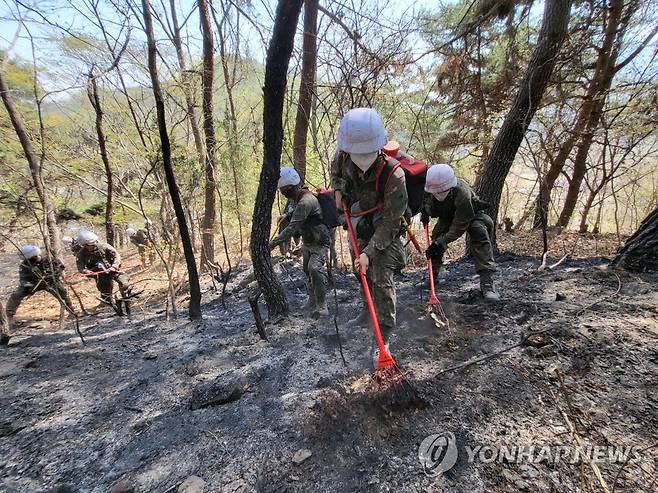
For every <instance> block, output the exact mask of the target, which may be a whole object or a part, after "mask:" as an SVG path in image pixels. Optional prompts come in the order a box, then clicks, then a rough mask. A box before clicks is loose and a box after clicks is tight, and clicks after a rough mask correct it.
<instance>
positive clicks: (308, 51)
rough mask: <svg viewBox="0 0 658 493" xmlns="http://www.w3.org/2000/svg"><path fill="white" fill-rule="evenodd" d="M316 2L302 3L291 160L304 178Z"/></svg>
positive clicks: (312, 85) (311, 88)
mask: <svg viewBox="0 0 658 493" xmlns="http://www.w3.org/2000/svg"><path fill="white" fill-rule="evenodd" d="M318 3H319V2H318V0H305V2H304V38H303V42H302V78H301V82H300V85H299V101H298V102H297V117H296V120H295V136H294V140H293V155H292V160H293V164H294V166H295V169H296V170H297V171H298V172H299V176H300V177H301V179H302V182H303V181H304V178H305V177H306V139H307V137H308V125H309V120H310V116H311V106H312V102H313V95H314V92H315V69H316V63H317V31H318Z"/></svg>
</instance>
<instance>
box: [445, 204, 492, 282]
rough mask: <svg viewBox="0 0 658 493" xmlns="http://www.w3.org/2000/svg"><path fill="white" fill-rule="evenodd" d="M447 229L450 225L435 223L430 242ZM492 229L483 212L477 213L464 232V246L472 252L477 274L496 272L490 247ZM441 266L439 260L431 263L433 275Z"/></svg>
mask: <svg viewBox="0 0 658 493" xmlns="http://www.w3.org/2000/svg"><path fill="white" fill-rule="evenodd" d="M449 228H450V225H444V224H441V222H438V223H436V226H434V229H433V230H432V240H435V239H436V238H438V237H439V236H442V235H444V234H445V233H446V232H447V231H448V229H449ZM493 229H494V223H493V220H492V219H491V218H490V217H489V216H488V215H486V214H485V213H484V212H478V213H476V214H475V218H474V219H473V220H472V221H471V224H469V226H468V229H467V230H466V233H467V235H468V236H467V239H466V244H467V246H468V248H469V250H470V251H471V252H472V255H473V261H474V262H475V270H476V272H477V273H478V274H479V273H480V272H482V271H491V272H495V271H496V261H495V260H494V256H493V247H492V245H491V236H492V235H493ZM441 264H442V261H440V260H438V261H434V262H433V264H432V269H433V270H434V273H435V275H436V274H438V271H439V269H440V268H441Z"/></svg>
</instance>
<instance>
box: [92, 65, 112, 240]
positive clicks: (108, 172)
mask: <svg viewBox="0 0 658 493" xmlns="http://www.w3.org/2000/svg"><path fill="white" fill-rule="evenodd" d="M87 96H88V97H89V102H90V103H91V106H92V107H93V108H94V113H96V135H97V137H98V150H99V151H100V155H101V160H102V161H103V166H104V167H105V179H106V180H107V194H106V196H105V241H107V242H108V243H109V244H110V245H112V246H114V221H113V214H114V211H113V205H112V197H113V195H114V185H113V182H112V168H111V167H110V159H109V158H108V155H107V146H106V145H105V132H104V131H103V108H102V107H101V100H100V97H99V96H98V84H97V83H96V78H95V77H94V76H93V74H92V73H91V72H90V73H89V80H88V81H87Z"/></svg>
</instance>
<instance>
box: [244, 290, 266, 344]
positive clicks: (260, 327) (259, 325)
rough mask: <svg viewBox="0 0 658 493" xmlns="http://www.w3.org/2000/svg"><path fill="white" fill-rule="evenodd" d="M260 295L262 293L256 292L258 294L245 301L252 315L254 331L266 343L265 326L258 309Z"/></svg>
mask: <svg viewBox="0 0 658 493" xmlns="http://www.w3.org/2000/svg"><path fill="white" fill-rule="evenodd" d="M261 294H262V291H260V290H258V292H257V293H256V294H255V295H254V296H248V297H247V300H248V301H249V306H250V307H251V312H252V313H253V314H254V320H255V321H256V330H257V331H258V335H259V336H260V338H261V339H263V340H264V341H267V334H266V333H265V324H264V323H263V317H262V316H261V314H260V309H259V308H258V298H260V295H261Z"/></svg>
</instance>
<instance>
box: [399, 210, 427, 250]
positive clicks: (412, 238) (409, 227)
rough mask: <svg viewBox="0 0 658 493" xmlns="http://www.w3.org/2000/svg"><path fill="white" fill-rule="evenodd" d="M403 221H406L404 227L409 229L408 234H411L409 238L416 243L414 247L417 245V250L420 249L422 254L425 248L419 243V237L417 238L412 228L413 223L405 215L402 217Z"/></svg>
mask: <svg viewBox="0 0 658 493" xmlns="http://www.w3.org/2000/svg"><path fill="white" fill-rule="evenodd" d="M402 221H403V222H404V227H405V229H406V230H407V234H408V235H409V240H410V241H411V243H413V244H414V247H416V251H418V253H420V254H422V253H423V249H422V248H421V247H420V244H419V243H418V239H417V238H416V235H415V234H414V232H413V230H412V229H411V225H410V224H409V222H408V221H407V220H406V219H405V218H404V217H403V218H402Z"/></svg>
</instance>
